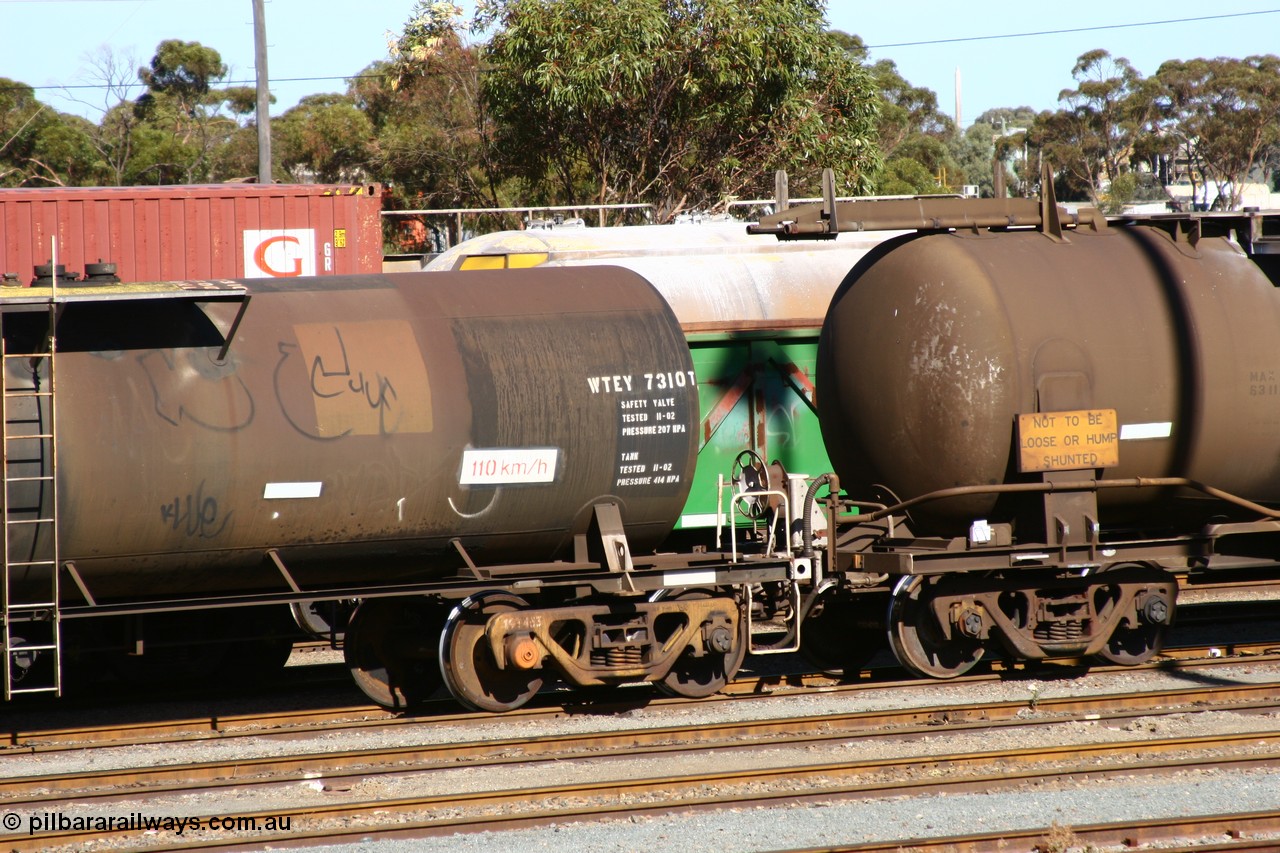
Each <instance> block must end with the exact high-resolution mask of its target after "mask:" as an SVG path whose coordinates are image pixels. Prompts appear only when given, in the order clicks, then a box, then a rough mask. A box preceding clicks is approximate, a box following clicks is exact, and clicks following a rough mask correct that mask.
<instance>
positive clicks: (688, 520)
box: [680, 512, 717, 527]
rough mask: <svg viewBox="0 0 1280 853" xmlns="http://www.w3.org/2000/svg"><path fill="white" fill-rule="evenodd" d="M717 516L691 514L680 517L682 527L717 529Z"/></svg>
mask: <svg viewBox="0 0 1280 853" xmlns="http://www.w3.org/2000/svg"><path fill="white" fill-rule="evenodd" d="M716 519H717V516H716V514H715V513H714V512H691V513H689V514H688V515H682V516H680V526H681V527H715V526H716Z"/></svg>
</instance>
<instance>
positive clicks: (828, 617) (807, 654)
mask: <svg viewBox="0 0 1280 853" xmlns="http://www.w3.org/2000/svg"><path fill="white" fill-rule="evenodd" d="M883 615H884V598H883V596H872V595H850V594H848V593H846V592H842V591H841V590H839V589H837V588H836V587H835V586H828V587H827V588H826V589H823V590H820V591H819V592H818V595H817V598H816V600H815V601H814V603H813V606H812V607H811V608H809V612H808V613H806V614H805V617H804V621H803V622H801V623H800V654H801V655H803V656H804V659H805V660H806V661H808V662H809V663H810V664H811V665H813V666H814V667H815V668H816V669H818V671H820V672H822V673H824V674H826V675H832V676H835V677H836V678H844V677H846V676H854V675H857V674H858V672H859V671H860V670H861V669H862V668H863V667H864V666H866V664H867V661H869V660H871V658H872V656H873V655H874V654H875V653H876V650H877V649H878V648H880V646H881V642H880V641H881V637H882V636H883V635H882V634H881V633H880V627H881V626H882V625H883V622H882V621H881V619H882V617H883Z"/></svg>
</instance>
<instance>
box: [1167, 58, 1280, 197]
mask: <svg viewBox="0 0 1280 853" xmlns="http://www.w3.org/2000/svg"><path fill="white" fill-rule="evenodd" d="M1154 84H1155V85H1154V88H1153V98H1154V102H1155V105H1156V107H1157V109H1158V111H1159V131H1160V133H1161V135H1162V137H1163V138H1165V139H1166V140H1168V142H1169V147H1170V148H1172V149H1173V151H1174V152H1176V154H1178V155H1181V156H1182V157H1184V158H1185V159H1186V161H1187V163H1188V164H1189V166H1190V170H1189V171H1190V176H1191V178H1192V180H1193V181H1195V180H1196V179H1197V178H1198V179H1199V181H1200V182H1206V181H1209V182H1213V183H1215V184H1216V185H1217V186H1219V187H1221V188H1223V190H1225V193H1226V194H1225V196H1223V195H1218V196H1217V197H1216V200H1210V203H1211V204H1216V205H1217V206H1222V207H1227V208H1235V207H1238V206H1239V204H1240V193H1241V191H1242V189H1243V184H1244V183H1245V182H1246V181H1247V180H1248V179H1249V177H1250V175H1251V174H1252V173H1253V172H1254V171H1255V170H1257V169H1259V168H1262V169H1263V170H1264V171H1265V170H1267V169H1274V168H1275V166H1276V165H1277V157H1278V155H1280V150H1278V146H1280V57H1276V56H1273V55H1267V56H1250V57H1248V58H1247V59H1221V58H1219V59H1195V60H1191V61H1190V62H1180V61H1171V62H1166V63H1164V64H1163V65H1161V66H1160V69H1159V70H1158V71H1157V72H1156V75H1155V79H1154Z"/></svg>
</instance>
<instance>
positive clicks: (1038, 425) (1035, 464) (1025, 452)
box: [1018, 409, 1120, 474]
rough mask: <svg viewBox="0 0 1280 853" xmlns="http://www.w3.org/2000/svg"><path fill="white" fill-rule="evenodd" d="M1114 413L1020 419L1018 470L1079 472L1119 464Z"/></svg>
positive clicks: (1091, 411)
mask: <svg viewBox="0 0 1280 853" xmlns="http://www.w3.org/2000/svg"><path fill="white" fill-rule="evenodd" d="M1116 423H1117V421H1116V410H1115V409H1082V410H1080V411H1075V412H1037V413H1035V414H1030V415H1018V470H1019V471H1020V472H1022V473H1024V474H1026V473H1030V472H1034V471H1077V470H1080V469H1084V468H1114V467H1115V466H1116V465H1119V464H1120V435H1119V430H1118V429H1117V428H1116Z"/></svg>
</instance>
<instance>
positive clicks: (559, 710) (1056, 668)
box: [0, 642, 1280, 755]
mask: <svg viewBox="0 0 1280 853" xmlns="http://www.w3.org/2000/svg"><path fill="white" fill-rule="evenodd" d="M1241 660H1248V661H1250V662H1254V663H1268V662H1273V661H1280V643H1276V642H1264V643H1240V644H1233V645H1216V646H1203V645H1201V646H1181V647H1178V648H1173V649H1167V650H1166V651H1165V652H1164V654H1163V655H1162V656H1161V657H1160V658H1159V659H1157V660H1154V661H1151V662H1149V663H1147V664H1143V665H1141V666H1138V667H1118V666H1098V665H1094V666H1091V667H1089V670H1088V671H1089V672H1097V673H1108V672H1137V671H1149V670H1153V669H1169V668H1176V667H1215V666H1227V665H1231V664H1233V663H1238V662H1240V661H1241ZM1073 671H1076V670H1073V668H1072V662H1070V661H1062V662H1058V663H1054V664H1048V665H1046V668H1044V669H1042V670H1041V675H1040V677H1042V678H1046V679H1052V678H1054V677H1056V676H1059V675H1067V674H1070V673H1071V672H1073ZM1080 671H1083V670H1080ZM1013 672H1018V673H1021V674H1024V675H1025V674H1026V670H1025V668H1024V667H1018V668H1010V667H1007V666H1005V665H1003V664H1002V663H1001V662H999V661H996V662H994V663H993V664H991V665H990V666H989V668H988V669H987V670H986V671H980V672H973V673H970V674H968V675H965V676H963V677H961V678H958V679H955V680H953V681H951V682H949V683H951V684H976V683H982V682H988V681H996V680H1001V679H1007V678H1008V677H1009V676H1010V674H1011V673H1013ZM898 676H899V671H898V670H896V668H894V667H884V668H879V669H876V670H874V671H869V674H868V676H867V678H866V679H865V680H860V681H856V682H844V681H837V680H834V679H832V678H829V677H827V676H822V675H815V674H813V673H809V672H789V673H783V674H763V675H759V674H747V675H742V676H740V677H738V678H736V679H735V680H734V681H733V682H732V683H731V684H730V685H729V686H728V687H727V688H726V690H725V691H724V695H722V696H718V697H711V698H707V699H699V700H689V699H678V698H667V697H658V696H653V695H652V694H651V693H650V692H649V691H647V690H645V689H644V688H638V689H637V692H636V698H635V699H634V700H628V699H626V698H618V697H611V699H610V700H606V701H604V702H599V703H595V704H594V705H592V706H591V711H592V712H593V713H610V712H621V711H625V710H627V709H629V708H632V707H635V706H636V704H637V703H640V704H643V705H644V706H645V707H654V708H673V707H681V706H689V705H696V706H702V707H706V706H709V705H715V704H724V703H729V702H733V701H741V700H744V699H746V700H750V699H752V698H757V699H765V698H770V697H774V696H778V695H784V694H785V695H788V696H803V695H814V694H822V695H831V694H841V693H858V692H860V691H865V690H870V689H894V688H906V689H910V688H925V689H927V688H926V687H925V686H926V685H928V684H929V682H922V681H920V680H919V679H906V680H903V679H901V678H899V677H898ZM641 694H643V696H641ZM546 698H547V704H539V705H531V706H529V707H526V708H522V709H519V710H517V711H514V712H509V713H507V714H504V715H503V717H502V719H504V720H520V721H532V720H545V719H551V718H556V717H562V716H564V715H566V714H568V713H577V712H579V711H581V710H583V709H584V708H585V707H586V706H579V705H577V704H576V702H577V699H576V697H574V696H572V695H566V696H565V699H566V701H567V702H568V703H570V704H568V705H567V706H566V705H561V704H556V698H557V695H556V694H548V696H547V697H546ZM492 719H493V716H492V715H490V714H484V713H475V712H459V711H457V705H456V704H455V703H453V702H452V700H449V699H443V700H440V701H439V702H435V703H431V704H430V705H428V706H427V707H425V708H423V709H422V710H421V711H420V712H418V713H416V714H414V715H412V716H400V715H395V714H391V713H389V712H387V711H384V710H383V709H381V708H379V707H377V706H375V705H344V706H328V707H320V708H295V709H288V710H284V711H268V712H264V713H256V712H253V713H241V714H213V715H210V716H207V717H194V718H192V717H188V718H185V719H148V720H143V721H137V722H129V723H116V722H113V723H109V724H105V725H92V726H68V727H60V728H53V727H50V728H39V727H36V726H31V727H26V728H24V727H19V726H13V727H11V728H10V729H9V731H7V732H5V733H4V735H3V736H4V738H5V741H6V747H5V748H3V749H0V755H5V754H18V753H48V752H58V751H66V750H79V749H83V748H84V747H85V745H87V744H107V745H112V746H125V745H136V744H164V743H181V742H183V741H187V740H192V739H223V738H234V737H255V738H262V737H281V738H291V737H298V736H301V735H304V734H314V733H316V732H317V731H320V730H324V731H329V732H339V731H356V730H372V729H390V728H403V727H411V726H415V725H480V724H484V723H487V722H490V721H492Z"/></svg>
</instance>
